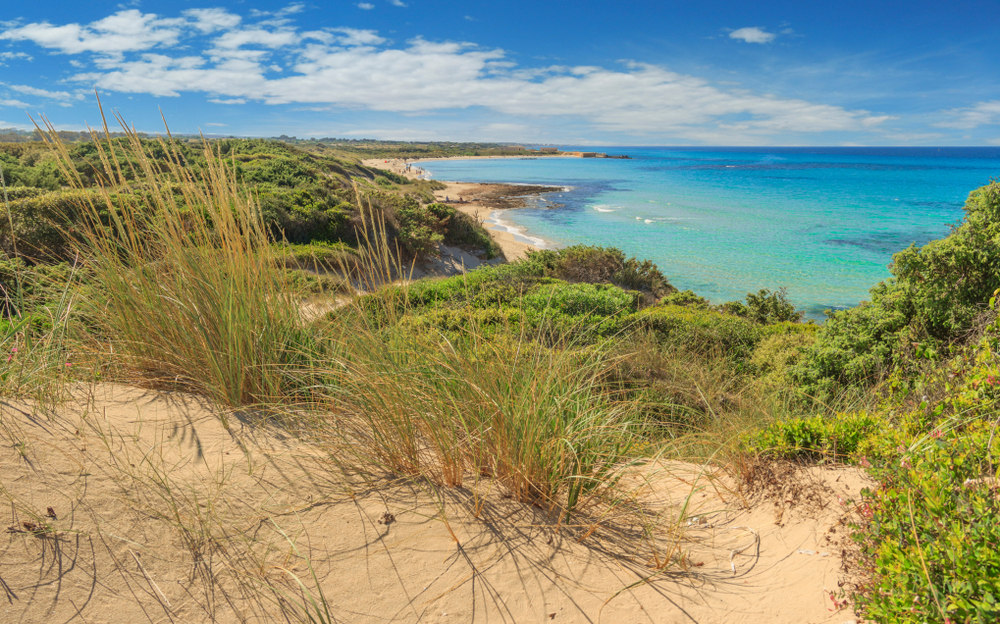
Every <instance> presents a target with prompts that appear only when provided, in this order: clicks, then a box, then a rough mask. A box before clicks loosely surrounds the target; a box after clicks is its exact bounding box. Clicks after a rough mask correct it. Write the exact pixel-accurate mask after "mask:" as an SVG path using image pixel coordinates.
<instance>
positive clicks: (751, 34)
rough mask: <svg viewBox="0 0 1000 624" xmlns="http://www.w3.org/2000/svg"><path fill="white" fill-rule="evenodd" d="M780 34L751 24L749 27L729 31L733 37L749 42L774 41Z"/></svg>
mask: <svg viewBox="0 0 1000 624" xmlns="http://www.w3.org/2000/svg"><path fill="white" fill-rule="evenodd" d="M777 36H778V35H775V34H774V33H769V32H767V31H765V30H762V29H760V28H758V27H756V26H751V27H749V28H740V29H738V30H734V31H733V32H731V33H729V37H730V38H731V39H739V40H741V41H746V42H747V43H770V42H771V41H774V38H775V37H777Z"/></svg>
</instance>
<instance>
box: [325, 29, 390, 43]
mask: <svg viewBox="0 0 1000 624" xmlns="http://www.w3.org/2000/svg"><path fill="white" fill-rule="evenodd" d="M331 30H332V31H333V32H338V33H340V35H341V36H340V37H338V38H337V40H338V41H339V42H340V44H341V45H346V46H371V45H379V44H382V43H385V39H383V38H382V37H379V36H378V32H377V31H374V30H358V29H357V28H332V29H331Z"/></svg>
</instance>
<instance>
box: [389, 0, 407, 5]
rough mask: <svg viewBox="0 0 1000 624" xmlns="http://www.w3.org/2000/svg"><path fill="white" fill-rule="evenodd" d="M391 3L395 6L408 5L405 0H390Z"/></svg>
mask: <svg viewBox="0 0 1000 624" xmlns="http://www.w3.org/2000/svg"><path fill="white" fill-rule="evenodd" d="M389 4H391V5H393V6H398V7H405V6H407V5H406V3H405V2H403V0H389Z"/></svg>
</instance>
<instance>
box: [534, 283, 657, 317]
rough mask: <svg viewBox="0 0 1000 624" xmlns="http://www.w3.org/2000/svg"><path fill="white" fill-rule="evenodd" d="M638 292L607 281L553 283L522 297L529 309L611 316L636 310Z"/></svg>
mask: <svg viewBox="0 0 1000 624" xmlns="http://www.w3.org/2000/svg"><path fill="white" fill-rule="evenodd" d="M637 295H638V293H635V292H632V293H629V292H626V291H624V290H622V289H620V288H617V287H615V286H608V285H604V284H565V283H564V284H551V285H546V286H541V287H540V288H538V289H536V290H534V291H533V292H532V293H531V294H529V295H525V296H524V297H523V299H522V306H523V307H524V309H525V310H528V311H538V312H542V311H546V310H551V311H552V312H553V313H556V314H563V315H567V316H597V317H609V316H617V315H621V314H628V313H631V312H635V311H636V310H637V308H638V296H637Z"/></svg>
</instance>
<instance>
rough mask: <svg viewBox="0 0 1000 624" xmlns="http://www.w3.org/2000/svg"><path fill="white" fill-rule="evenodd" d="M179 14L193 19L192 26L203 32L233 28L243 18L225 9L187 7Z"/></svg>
mask: <svg viewBox="0 0 1000 624" xmlns="http://www.w3.org/2000/svg"><path fill="white" fill-rule="evenodd" d="M181 15H183V16H184V17H187V18H189V19H191V20H193V22H192V26H194V27H195V28H197V29H198V30H200V31H201V32H204V33H210V32H215V31H217V30H226V29H228V28H235V27H236V26H237V25H238V24H239V23H240V22H241V21H242V19H243V18H241V17H240V16H239V15H234V14H233V13H230V12H228V11H226V10H225V9H188V10H187V11H184V12H183V13H181Z"/></svg>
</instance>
